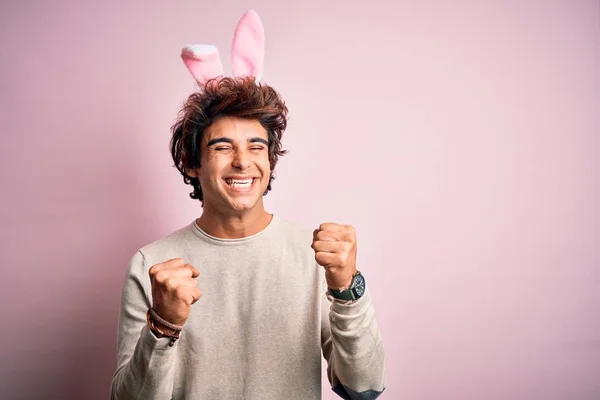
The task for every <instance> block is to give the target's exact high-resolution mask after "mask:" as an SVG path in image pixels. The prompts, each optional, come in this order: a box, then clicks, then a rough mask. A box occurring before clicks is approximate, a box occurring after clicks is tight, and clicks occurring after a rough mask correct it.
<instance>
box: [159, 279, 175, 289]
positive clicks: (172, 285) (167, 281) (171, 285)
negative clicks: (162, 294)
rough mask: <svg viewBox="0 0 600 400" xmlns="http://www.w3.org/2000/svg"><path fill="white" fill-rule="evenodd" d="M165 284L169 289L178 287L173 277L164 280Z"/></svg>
mask: <svg viewBox="0 0 600 400" xmlns="http://www.w3.org/2000/svg"><path fill="white" fill-rule="evenodd" d="M162 284H163V286H164V287H165V288H167V290H169V291H173V290H176V289H177V283H176V282H175V281H174V280H173V279H172V278H167V279H165V280H164V281H163V282H162Z"/></svg>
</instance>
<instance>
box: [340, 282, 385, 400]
mask: <svg viewBox="0 0 600 400" xmlns="http://www.w3.org/2000/svg"><path fill="white" fill-rule="evenodd" d="M329 323H330V331H331V339H330V341H331V343H330V356H329V368H328V374H329V379H330V381H331V384H332V387H333V388H334V390H335V391H336V392H337V393H338V394H340V396H342V397H344V398H349V399H362V398H369V399H373V398H375V397H377V395H378V393H381V392H382V391H383V389H384V374H385V354H384V349H383V342H382V339H381V334H380V332H379V328H378V325H377V321H376V318H375V311H374V309H373V305H372V303H371V298H370V294H369V292H368V291H367V292H366V293H365V295H364V296H363V297H361V298H360V299H359V300H357V301H356V302H355V303H353V304H341V303H339V302H337V301H333V302H332V303H331V308H330V311H329ZM340 384H341V387H340V386H338V385H340Z"/></svg>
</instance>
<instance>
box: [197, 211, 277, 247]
mask: <svg viewBox="0 0 600 400" xmlns="http://www.w3.org/2000/svg"><path fill="white" fill-rule="evenodd" d="M277 222H279V218H278V217H277V216H276V215H275V214H271V221H269V224H268V225H267V226H266V227H265V228H264V229H263V230H262V231H260V232H257V233H255V234H253V235H250V236H245V237H242V238H235V239H225V238H218V237H216V236H212V235H210V234H208V233H206V232H205V231H204V230H202V228H200V226H199V225H198V222H197V218H196V219H194V221H193V222H192V224H191V225H192V228H193V231H194V233H195V234H196V236H198V237H200V238H202V239H204V240H206V241H208V242H210V243H214V244H219V245H235V244H243V243H247V242H251V241H254V240H256V239H258V238H259V237H261V236H263V235H264V234H265V233H267V232H269V231H270V230H272V229H273V227H274V226H275V224H276V223H277Z"/></svg>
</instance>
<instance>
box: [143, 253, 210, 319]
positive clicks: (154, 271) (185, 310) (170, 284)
mask: <svg viewBox="0 0 600 400" xmlns="http://www.w3.org/2000/svg"><path fill="white" fill-rule="evenodd" d="M149 274H150V282H151V284H152V308H153V309H154V311H156V313H157V314H158V315H159V316H160V317H161V318H163V319H164V320H166V321H168V322H170V323H172V324H175V325H183V324H184V323H185V321H186V320H187V319H188V317H189V315H190V309H191V306H192V304H194V303H195V302H197V301H198V299H200V296H201V293H200V289H198V279H197V278H198V276H199V275H200V272H198V270H197V269H196V268H194V267H193V266H191V265H190V264H186V263H185V261H184V260H183V259H181V258H174V259H172V260H168V261H165V262H163V263H160V264H156V265H153V266H152V268H150V271H149Z"/></svg>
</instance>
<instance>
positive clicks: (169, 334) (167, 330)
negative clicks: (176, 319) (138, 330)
mask: <svg viewBox="0 0 600 400" xmlns="http://www.w3.org/2000/svg"><path fill="white" fill-rule="evenodd" d="M165 322H166V321H165V320H163V319H162V318H160V316H158V314H156V312H155V311H154V310H153V309H151V308H150V309H148V312H146V323H147V325H148V327H149V328H150V331H151V332H152V334H153V335H154V336H155V337H157V338H159V339H160V338H164V337H166V338H169V339H170V342H169V346H170V347H172V346H173V345H174V344H175V341H176V340H177V339H179V335H180V333H181V330H182V329H183V327H179V326H176V325H173V324H170V323H169V322H166V324H165ZM174 328H181V329H174Z"/></svg>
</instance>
